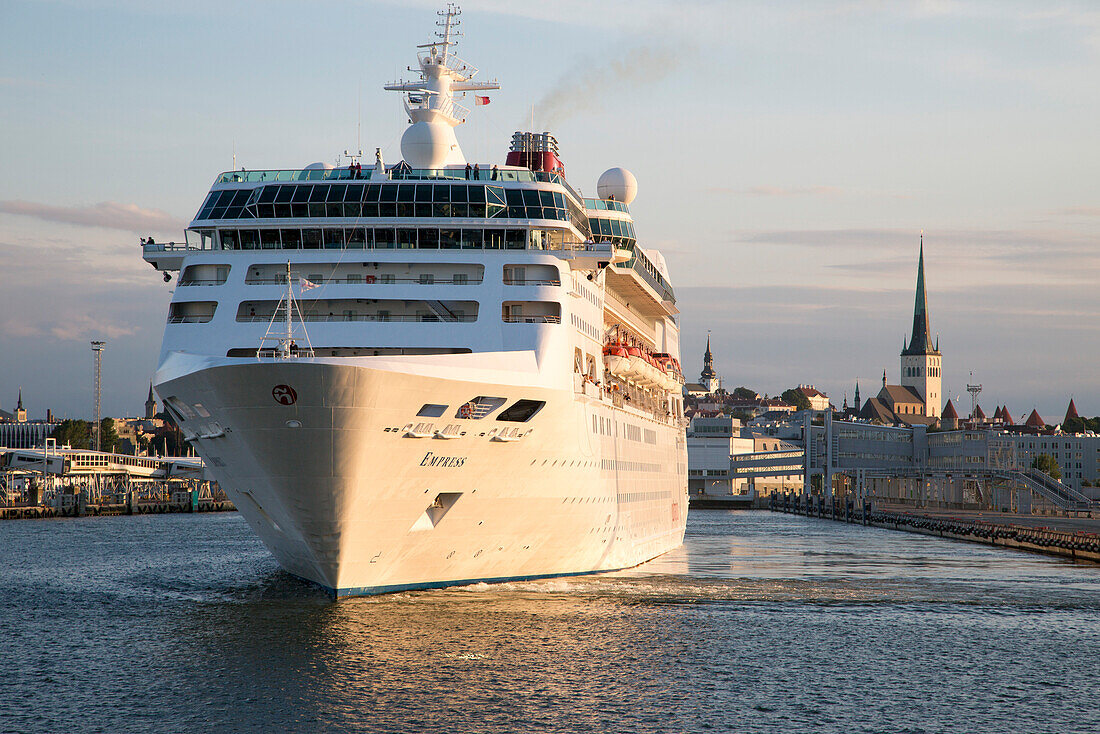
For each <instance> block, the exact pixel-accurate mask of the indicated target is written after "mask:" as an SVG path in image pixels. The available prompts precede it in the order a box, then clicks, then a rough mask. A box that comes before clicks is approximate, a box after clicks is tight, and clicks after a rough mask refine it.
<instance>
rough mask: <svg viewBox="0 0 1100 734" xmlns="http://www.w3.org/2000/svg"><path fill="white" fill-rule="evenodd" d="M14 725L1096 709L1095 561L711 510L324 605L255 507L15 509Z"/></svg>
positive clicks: (605, 719)
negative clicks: (260, 526) (165, 511)
mask: <svg viewBox="0 0 1100 734" xmlns="http://www.w3.org/2000/svg"><path fill="white" fill-rule="evenodd" d="M0 552H2V553H3V556H4V562H3V568H2V569H0V635H2V637H0V640H2V645H3V647H2V648H0V649H2V652H3V654H2V655H0V677H2V680H3V681H4V684H3V688H2V689H0V730H2V731H18V732H23V731H50V732H70V731H72V732H76V731H106V732H120V731H153V732H179V731H204V732H205V731H265V732H266V731H446V732H459V731H500V732H516V731H584V732H619V731H643V732H677V731H739V732H757V731H759V732H771V731H783V732H791V731H811V730H812V731H818V732H887V731H888V732H938V731H953V732H956V731H957V732H1004V731H1021V732H1048V731H1049V732H1069V731H1073V732H1077V731H1080V732H1096V731H1100V713H1098V710H1097V696H1098V695H1100V683H1098V682H1097V681H1098V678H1097V675H1098V671H1100V594H1098V592H1100V568H1098V567H1096V566H1085V565H1073V564H1070V563H1067V562H1065V561H1061V560H1054V559H1048V558H1045V557H1041V556H1032V555H1026V554H1020V553H1013V552H1009V551H1001V550H995V549H990V548H985V547H983V546H978V545H970V544H964V543H955V542H950V541H943V540H938V539H934V538H927V537H924V536H918V535H909V534H906V533H897V532H892V531H886V530H876V529H869V528H861V527H856V526H844V525H841V524H838V523H832V522H828V521H824V520H813V519H807V518H800V517H790V516H786V515H777V514H771V513H767V512H739V513H723V512H696V511H692V513H691V516H690V518H689V522H688V537H687V539H686V542H685V545H684V547H683V548H681V549H679V550H677V551H675V552H673V553H670V554H668V555H666V556H664V557H663V558H660V559H658V560H656V561H653V562H651V563H649V564H647V565H645V566H643V567H641V568H638V569H635V570H632V571H629V572H623V573H618V574H609V575H602V576H591V577H581V578H571V579H568V580H550V581H542V582H531V583H516V584H504V585H500V586H487V585H477V586H472V587H466V588H462V589H453V590H446V591H426V592H415V593H405V594H393V595H388V596H383V597H373V598H364V599H350V600H345V601H341V602H339V603H336V604H333V603H330V602H329V601H328V600H327V598H326V597H325V596H324V595H323V594H321V593H320V592H317V591H315V590H313V589H311V588H309V587H307V586H305V585H303V584H302V583H300V582H298V581H296V580H294V579H292V578H290V577H289V576H287V575H286V574H285V573H283V572H281V571H280V570H279V569H278V568H277V566H276V564H275V563H274V561H273V560H272V559H271V557H270V556H269V555H268V554H267V552H266V551H265V550H264V548H263V547H262V546H261V545H260V543H259V541H258V540H256V539H255V537H254V536H253V535H252V534H251V532H250V531H249V530H248V528H247V526H246V525H245V524H244V522H243V521H242V520H241V519H240V517H239V516H237V515H233V514H222V515H168V516H154V517H131V518H90V519H82V520H57V521H14V522H5V523H3V524H0Z"/></svg>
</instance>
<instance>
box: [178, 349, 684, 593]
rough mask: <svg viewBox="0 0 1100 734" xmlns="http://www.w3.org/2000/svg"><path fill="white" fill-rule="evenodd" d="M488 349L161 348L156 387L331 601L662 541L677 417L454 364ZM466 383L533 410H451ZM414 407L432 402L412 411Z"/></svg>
mask: <svg viewBox="0 0 1100 734" xmlns="http://www.w3.org/2000/svg"><path fill="white" fill-rule="evenodd" d="M494 356H496V357H498V358H500V359H502V360H505V361H515V360H516V359H517V358H518V357H520V356H521V355H517V354H516V353H511V354H509V355H487V354H477V355H448V356H445V357H435V358H427V359H425V358H420V359H419V360H417V361H418V362H419V364H416V365H414V364H412V363H408V364H406V365H405V366H404V367H403V366H402V365H401V363H400V362H395V361H394V360H392V359H390V360H385V359H375V360H371V359H364V360H355V361H356V362H357V364H347V363H346V362H347V361H346V360H345V361H343V363H335V361H334V362H325V361H323V360H301V361H283V362H277V363H257V362H256V361H254V360H239V359H216V358H201V357H198V356H191V355H181V354H178V353H177V354H176V355H174V356H173V357H172V358H170V359H169V360H168V361H167V363H166V364H165V365H164V366H162V369H161V370H160V372H159V373H158V384H157V392H158V393H159V394H161V395H162V396H166V397H168V400H169V405H173V404H174V405H175V407H176V409H177V410H178V409H179V408H180V407H181V406H188V407H190V408H191V411H190V412H191V415H190V416H187V415H186V413H185V415H184V416H183V420H181V428H182V430H183V431H184V432H185V434H187V435H188V437H190V438H192V445H194V446H195V448H196V450H197V451H198V453H199V454H200V455H201V456H202V457H203V459H204V460H205V461H206V464H207V467H208V469H209V470H210V472H211V473H212V474H213V475H214V477H215V478H216V479H217V480H218V482H219V484H220V485H221V486H222V488H223V489H224V490H225V491H226V493H227V494H228V495H229V497H230V498H231V499H232V500H233V502H234V503H235V504H236V506H237V508H238V509H239V510H240V512H241V514H242V515H243V516H244V517H245V519H246V520H247V521H248V523H249V525H250V526H251V527H252V528H253V530H254V531H255V532H256V533H257V534H258V535H259V536H260V538H261V539H262V540H263V542H264V544H265V545H266V546H267V547H268V548H269V549H270V550H271V552H272V553H273V554H274V556H275V557H276V559H277V560H278V561H279V563H280V564H281V565H282V566H283V567H284V568H285V569H286V570H288V571H289V572H291V573H293V574H295V575H297V576H300V577H302V578H304V579H308V580H309V581H312V582H314V583H316V584H318V585H320V586H321V587H323V588H324V589H326V590H327V591H328V592H329V593H330V594H332V595H334V596H337V597H340V596H347V595H357V594H372V593H381V592H388V591H397V590H402V589H414V588H430V587H441V586H448V585H454V584H463V583H471V582H477V581H504V580H513V579H531V578H539V577H548V576H562V575H569V574H580V573H591V572H598V571H609V570H616V569H622V568H628V567H631V566H635V565H638V564H640V563H643V562H645V561H647V560H649V559H651V558H654V557H656V556H658V555H660V554H662V553H665V552H666V551H668V550H670V549H672V548H675V547H677V546H678V545H680V543H681V542H682V541H683V536H684V526H685V521H686V515H687V480H686V474H687V472H686V462H687V458H686V448H685V441H684V433H683V430H682V429H681V428H679V427H677V426H674V425H670V424H669V423H667V422H661V421H657V420H654V419H653V418H651V417H647V416H645V415H644V414H643V413H642V411H635V410H632V409H630V408H617V407H614V406H611V405H608V403H607V402H606V401H601V400H599V399H598V398H596V397H588V396H586V395H584V394H583V393H582V394H577V392H576V391H574V390H572V389H570V390H561V389H553V388H547V387H537V386H532V385H533V384H535V385H537V383H538V380H537V379H532V377H533V374H534V373H532V374H528V375H527V376H526V378H525V374H524V371H523V370H500V371H494V370H491V369H490V370H486V369H477V368H473V367H472V366H471V365H473V364H475V360H476V361H477V362H478V363H481V364H486V363H487V364H492V362H493V357H494ZM527 356H528V357H532V361H533V356H532V355H531V354H530V353H528V355H527ZM372 363H373V364H375V365H376V366H367V365H370V364H372ZM449 363H450V366H449ZM502 366H503V363H502ZM479 373H480V374H482V375H483V379H481V380H478V379H472V378H473V376H474V375H477V374H479ZM535 373H537V370H535ZM445 374H452V375H453V377H444V376H441V375H445ZM486 375H490V376H494V375H495V376H500V377H503V378H504V379H502V380H494V379H484V376H486ZM524 383H526V384H524ZM277 385H289V386H291V387H292V388H293V390H294V391H295V393H296V400H295V402H294V403H293V404H292V405H282V404H280V403H278V402H276V400H275V398H274V397H273V394H272V390H273V388H274V387H275V386H277ZM478 395H485V396H495V397H501V398H505V399H507V400H508V402H512V401H514V400H517V399H529V400H543V401H545V402H546V406H545V407H544V408H543V409H542V410H541V411H539V412H538V413H537V414H536V415H535V416H534V417H532V418H531V419H530V421H528V422H525V423H508V422H505V421H499V420H495V419H494V418H495V416H494V415H489V416H487V417H485V418H484V419H480V420H465V419H460V418H457V417H456V413H455V406H457V405H462V404H464V403H465V402H467V401H468V400H470V399H471V398H472V397H475V396H478ZM426 403H433V404H441V405H447V406H450V408H449V411H448V412H447V413H446V414H444V415H443V416H441V417H438V418H432V417H418V416H417V415H416V414H417V412H418V411H419V410H420V409H421V407H422V406H423V405H424V404H426ZM185 410H186V408H185ZM202 413H207V414H208V415H206V416H204V415H202ZM410 424H412V426H411V430H406V429H409V428H410ZM428 424H431V425H428ZM628 426H630V428H628ZM502 430H506V432H507V434H508V435H505V436H503V437H502V436H501V435H500V434H501V431H502ZM437 431H442V432H444V434H445V435H446V434H453V435H454V436H455V437H453V438H442V437H439V436H438V435H437V433H436V432H437ZM417 436H430V437H417ZM502 438H503V439H504V440H502Z"/></svg>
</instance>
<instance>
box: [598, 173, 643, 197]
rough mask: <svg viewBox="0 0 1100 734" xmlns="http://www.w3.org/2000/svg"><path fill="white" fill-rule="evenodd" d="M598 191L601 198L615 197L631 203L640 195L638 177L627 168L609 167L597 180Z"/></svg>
mask: <svg viewBox="0 0 1100 734" xmlns="http://www.w3.org/2000/svg"><path fill="white" fill-rule="evenodd" d="M596 193H597V194H599V195H600V198H601V199H615V201H621V202H622V203H624V204H629V203H630V202H632V201H634V197H635V196H637V195H638V179H636V178H634V174H633V173H631V172H630V171H628V170H626V169H625V168H609V169H607V170H606V171H604V172H603V173H602V174H601V175H600V180H599V181H597V182H596Z"/></svg>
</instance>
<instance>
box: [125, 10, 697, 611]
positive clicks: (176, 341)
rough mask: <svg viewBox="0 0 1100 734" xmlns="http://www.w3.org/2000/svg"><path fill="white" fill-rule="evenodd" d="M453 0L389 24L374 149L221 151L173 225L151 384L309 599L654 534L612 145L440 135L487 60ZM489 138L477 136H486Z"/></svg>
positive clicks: (667, 460)
mask: <svg viewBox="0 0 1100 734" xmlns="http://www.w3.org/2000/svg"><path fill="white" fill-rule="evenodd" d="M458 12H459V11H458V10H457V9H455V8H453V7H448V9H446V10H444V11H442V12H441V13H440V14H439V15H440V19H439V21H438V23H437V25H438V30H437V31H436V33H435V34H434V38H433V40H432V41H431V42H429V43H426V44H424V45H421V46H418V47H417V62H418V65H417V66H416V67H410V71H412V72H414V75H413V79H412V80H411V81H398V82H394V83H392V84H389V85H386V87H385V88H386V89H387V90H391V91H395V92H398V93H399V94H400V95H401V99H402V101H403V104H404V107H405V110H406V112H407V116H408V119H409V126H408V128H407V129H406V130H405V132H404V134H403V136H402V138H401V155H402V160H401V161H399V162H397V163H396V164H387V163H385V162H384V161H383V158H382V155H381V152H380V151H379V152H376V154H375V156H374V157H375V160H374V162H373V163H370V162H369V161H368V165H367V166H363V165H362V164H361V163H360V161H359V158H358V156H351V157H350V158H349V159H348V160H347V161H346V163H347V165H340V166H331V165H326V164H321V163H316V164H312V165H308V166H305V167H304V168H301V169H294V170H282V169H279V170H275V169H272V170H245V169H241V170H234V171H229V172H226V173H222V174H221V175H219V176H218V177H217V179H216V180H215V181H214V183H213V185H212V186H211V188H210V191H209V193H208V194H207V196H206V199H205V200H204V202H203V203H202V205H201V206H200V207H199V211H198V213H197V215H196V216H195V218H194V220H193V221H192V222H191V223H190V225H189V226H188V228H187V231H186V237H185V241H184V242H182V243H167V244H164V243H155V242H152V241H146V242H144V243H143V253H144V258H145V260H146V261H147V262H149V263H151V264H152V265H153V266H154V267H155V268H156V269H157V270H159V271H162V272H163V276H164V279H165V280H166V281H168V280H170V279H171V278H172V277H173V274H176V278H177V283H176V287H175V289H174V293H173V296H172V300H171V304H170V306H169V311H168V316H167V324H166V326H165V330H164V339H163V344H162V347H161V351H160V356H159V363H158V368H157V372H156V375H155V378H154V385H155V388H156V391H157V393H158V394H159V395H160V397H161V398H162V401H163V403H164V405H165V408H166V410H167V411H168V412H169V413H170V414H171V416H172V418H173V419H174V420H175V421H176V423H177V424H178V425H179V427H180V429H181V431H182V432H183V434H184V437H185V438H186V440H187V441H188V442H189V443H190V444H191V445H192V446H193V447H194V449H195V451H196V452H197V453H198V454H199V455H200V456H201V457H202V458H203V460H204V461H205V463H206V466H207V468H208V470H209V472H210V473H211V474H212V475H213V477H214V478H215V479H217V481H218V483H219V484H220V486H221V487H222V488H223V489H224V491H225V492H226V493H227V494H228V496H229V497H230V498H231V499H232V500H233V502H234V503H235V505H236V506H237V508H238V509H239V511H240V513H241V514H242V515H243V517H244V518H245V520H246V521H247V522H248V524H249V525H250V527H251V528H252V529H253V530H254V531H255V532H256V534H257V535H258V536H259V537H260V539H261V540H262V541H263V543H264V544H265V545H266V546H267V548H268V549H270V551H271V553H272V554H273V555H274V557H275V558H276V559H277V561H278V562H279V564H280V565H281V566H282V567H283V568H285V569H286V570H287V571H289V572H290V573H291V574H294V575H296V576H298V577H301V578H302V579H305V580H307V581H310V582H313V583H315V584H317V585H319V586H321V587H322V588H323V589H325V590H326V591H327V592H328V593H329V594H330V595H332V596H333V597H344V596H350V595H363V594H376V593H383V592H390V591H398V590H408V589H422V588H434V587H444V586H451V585H457V584H469V583H474V582H502V581H509V580H528V579H537V578H546V577H556V576H567V575H574V574H588V573H595V572H602V571H612V570H618V569H624V568H629V567H633V566H636V565H638V564H641V563H644V562H645V561H647V560H649V559H652V558H654V557H656V556H659V555H661V554H662V553H665V552H667V551H669V550H670V549H673V548H675V547H677V546H679V545H680V544H681V543H682V542H683V536H684V528H685V522H686V516H687V454H686V440H685V431H684V429H685V423H684V418H683V403H682V395H683V392H682V385H683V376H682V373H681V370H680V365H679V328H678V324H677V318H676V316H677V313H678V312H677V309H676V305H675V304H676V299H675V296H674V293H673V290H672V286H671V285H670V279H669V273H668V269H667V267H666V264H665V261H664V259H663V257H662V256H661V255H660V253H658V252H657V251H655V250H652V249H647V248H644V247H643V246H642V245H641V244H639V243H638V241H637V239H636V236H635V231H634V223H633V219H632V217H631V213H630V208H629V207H630V204H631V202H632V201H633V199H634V196H635V193H636V190H637V182H636V180H635V178H634V176H633V175H632V174H630V173H629V172H628V171H626V170H624V169H622V168H612V169H610V170H608V171H607V172H605V173H604V174H603V175H602V176H601V177H600V178H599V180H598V182H597V186H596V192H597V194H598V196H597V197H595V198H585V197H583V196H582V195H581V193H580V192H579V191H578V190H577V189H576V188H574V186H573V185H571V184H570V183H569V182H568V181H567V179H566V176H565V165H564V163H563V159H562V157H561V156H560V154H559V149H558V143H557V141H556V140H555V139H554V137H553V136H551V135H550V134H549V133H545V132H529V131H521V132H517V133H516V134H515V135H514V136H513V137H512V140H511V144H510V146H509V148H510V149H509V150H508V152H507V155H506V157H505V160H504V161H503V162H499V161H497V162H492V161H477V162H474V161H468V160H467V159H466V158H465V157H464V155H463V152H462V149H461V148H460V146H459V144H458V140H457V137H456V135H455V128H456V127H458V126H459V125H460V124H462V123H463V122H464V121H465V120H466V118H467V116H468V115H470V114H471V110H470V109H469V108H467V107H465V106H463V105H462V101H464V100H466V98H467V95H468V94H471V93H475V92H476V93H479V94H478V96H476V97H475V99H474V100H472V101H473V102H475V104H474V105H471V106H473V107H476V106H477V105H481V104H485V103H487V101H488V97H487V96H481V95H482V94H484V93H485V92H488V91H490V90H496V89H498V88H499V86H498V84H497V83H496V82H494V81H475V77H476V75H477V70H476V69H475V68H474V67H473V66H472V65H471V64H469V63H467V62H466V61H464V60H462V59H461V58H459V57H458V56H457V55H456V52H455V51H456V39H457V35H458V34H457V25H458ZM502 147H503V146H502Z"/></svg>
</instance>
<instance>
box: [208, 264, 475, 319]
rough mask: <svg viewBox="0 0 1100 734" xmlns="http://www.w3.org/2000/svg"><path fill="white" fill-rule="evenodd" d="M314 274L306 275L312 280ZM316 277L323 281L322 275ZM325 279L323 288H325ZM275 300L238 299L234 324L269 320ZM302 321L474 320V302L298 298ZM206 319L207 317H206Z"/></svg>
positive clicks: (275, 303)
mask: <svg viewBox="0 0 1100 734" xmlns="http://www.w3.org/2000/svg"><path fill="white" fill-rule="evenodd" d="M314 277H317V276H316V275H314V276H310V278H309V280H310V281H311V282H317V281H313V278H314ZM318 280H324V277H323V275H322V276H321V277H318ZM328 286H329V284H328V283H327V282H326V283H325V284H324V287H325V288H326V289H327V288H328ZM278 303H279V302H278V301H268V300H256V301H242V302H241V303H240V304H239V306H238V307H237V315H236V319H237V322H238V323H249V322H261V323H266V322H269V321H271V319H272V318H274V316H275V311H276V305H277V304H278ZM298 307H299V308H300V309H301V312H302V319H303V321H306V322H337V321H373V322H442V323H451V324H465V323H473V322H475V321H477V315H478V303H477V301H450V300H447V301H440V300H434V299H431V300H414V299H401V300H399V299H386V300H383V299H373V298H372V299H365V298H315V299H298ZM207 320H208V321H209V318H208V319H207Z"/></svg>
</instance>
